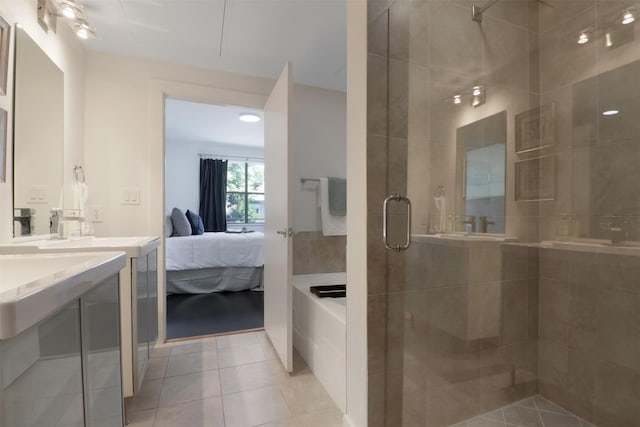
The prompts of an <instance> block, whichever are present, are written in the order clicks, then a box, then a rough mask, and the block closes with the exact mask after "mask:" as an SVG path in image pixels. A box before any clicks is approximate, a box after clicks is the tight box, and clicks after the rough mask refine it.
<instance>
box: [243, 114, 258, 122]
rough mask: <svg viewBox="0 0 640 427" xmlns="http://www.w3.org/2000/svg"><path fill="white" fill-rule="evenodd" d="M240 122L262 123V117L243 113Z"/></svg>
mask: <svg viewBox="0 0 640 427" xmlns="http://www.w3.org/2000/svg"><path fill="white" fill-rule="evenodd" d="M240 120H241V121H243V122H245V123H257V122H259V121H260V116H259V115H257V114H255V113H242V114H240Z"/></svg>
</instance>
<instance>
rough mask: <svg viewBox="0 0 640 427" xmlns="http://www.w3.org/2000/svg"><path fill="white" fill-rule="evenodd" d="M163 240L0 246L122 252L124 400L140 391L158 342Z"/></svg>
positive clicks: (11, 250)
mask: <svg viewBox="0 0 640 427" xmlns="http://www.w3.org/2000/svg"><path fill="white" fill-rule="evenodd" d="M159 246H160V239H159V238H158V237H154V236H143V237H88V236H87V237H81V238H76V239H62V240H33V241H25V242H22V243H16V244H11V245H0V253H56V254H58V255H59V254H62V253H76V252H91V253H95V252H105V251H122V252H124V253H125V254H126V264H125V268H123V269H122V270H121V271H120V331H121V336H122V338H121V354H122V357H121V363H122V388H123V392H124V396H125V397H130V396H133V395H134V394H135V393H137V392H138V390H139V389H140V386H141V385H142V381H143V380H144V374H145V372H146V370H147V366H148V364H149V358H150V354H151V351H152V350H153V348H154V346H155V343H156V341H157V340H158V254H157V252H158V247H159Z"/></svg>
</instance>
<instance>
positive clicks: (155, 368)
mask: <svg viewBox="0 0 640 427" xmlns="http://www.w3.org/2000/svg"><path fill="white" fill-rule="evenodd" d="M168 364H169V358H168V357H154V358H152V359H149V366H148V367H147V373H146V374H145V376H144V379H145V380H147V379H149V380H155V379H158V378H164V376H165V374H166V372H167V365H168Z"/></svg>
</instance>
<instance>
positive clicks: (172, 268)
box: [165, 231, 264, 294]
mask: <svg viewBox="0 0 640 427" xmlns="http://www.w3.org/2000/svg"><path fill="white" fill-rule="evenodd" d="M263 242H264V234H263V233H261V232H258V231H256V232H252V233H204V234H201V235H194V236H175V237H169V238H167V239H166V240H165V252H166V261H165V267H166V270H167V276H166V277H167V280H166V282H167V294H203V293H209V292H224V291H243V290H247V289H254V288H257V287H260V286H261V285H262V272H263V264H264V251H263Z"/></svg>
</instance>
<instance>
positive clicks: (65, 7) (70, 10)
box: [58, 0, 82, 19]
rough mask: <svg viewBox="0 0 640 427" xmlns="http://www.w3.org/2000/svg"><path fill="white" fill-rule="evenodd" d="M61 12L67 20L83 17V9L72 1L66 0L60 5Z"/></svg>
mask: <svg viewBox="0 0 640 427" xmlns="http://www.w3.org/2000/svg"><path fill="white" fill-rule="evenodd" d="M58 7H59V8H60V12H61V13H62V15H63V16H64V17H65V18H67V19H78V18H80V17H82V8H81V7H80V6H79V5H77V4H76V3H75V2H73V1H71V0H65V1H61V2H59V3H58Z"/></svg>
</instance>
